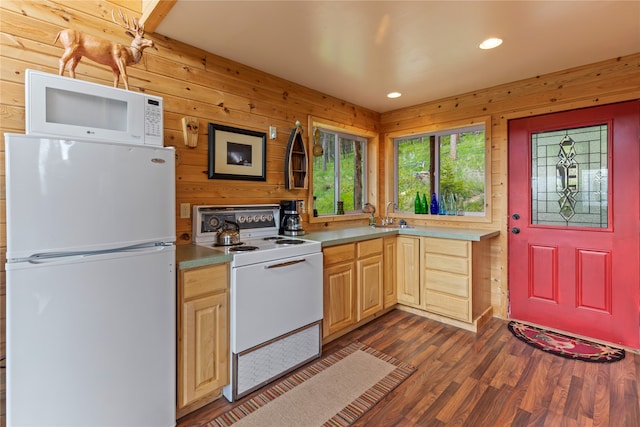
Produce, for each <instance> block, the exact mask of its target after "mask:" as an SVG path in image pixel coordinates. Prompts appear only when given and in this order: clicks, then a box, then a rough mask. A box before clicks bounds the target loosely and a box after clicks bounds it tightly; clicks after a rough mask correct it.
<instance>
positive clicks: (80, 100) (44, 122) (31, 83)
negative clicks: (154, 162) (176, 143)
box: [25, 70, 163, 146]
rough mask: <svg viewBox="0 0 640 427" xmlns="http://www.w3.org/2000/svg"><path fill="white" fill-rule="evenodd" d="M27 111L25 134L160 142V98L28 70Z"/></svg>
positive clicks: (143, 142)
mask: <svg viewBox="0 0 640 427" xmlns="http://www.w3.org/2000/svg"><path fill="white" fill-rule="evenodd" d="M25 110H26V113H25V116H26V126H25V127H26V133H27V134H28V135H43V136H57V137H62V138H80V139H90V140H98V141H111V142H120V143H125V144H139V145H156V146H162V145H163V124H162V123H163V113H162V98H161V97H159V96H152V95H147V94H144V93H140V92H132V91H128V90H124V89H118V88H114V87H110V86H105V85H100V84H96V83H91V82H86V81H82V80H76V79H72V78H70V77H62V76H58V75H55V74H50V73H44V72H41V71H35V70H26V73H25Z"/></svg>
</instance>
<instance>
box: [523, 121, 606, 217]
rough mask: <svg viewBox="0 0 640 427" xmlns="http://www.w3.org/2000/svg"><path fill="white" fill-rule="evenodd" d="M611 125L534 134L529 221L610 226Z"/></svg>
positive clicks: (532, 141) (532, 140)
mask: <svg viewBox="0 0 640 427" xmlns="http://www.w3.org/2000/svg"><path fill="white" fill-rule="evenodd" d="M608 129H609V126H608V125H607V124H602V125H596V126H588V127H581V128H576V129H567V130H558V131H548V132H538V133H533V134H532V135H531V223H532V224H536V225H549V226H566V227H591V228H609V206H610V204H609V194H610V192H609V156H608V152H609V149H608V140H609V138H608Z"/></svg>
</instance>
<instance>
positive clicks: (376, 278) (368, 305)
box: [356, 238, 384, 321]
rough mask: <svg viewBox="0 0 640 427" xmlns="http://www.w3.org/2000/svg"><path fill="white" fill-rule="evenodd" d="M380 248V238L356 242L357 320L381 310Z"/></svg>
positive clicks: (381, 264)
mask: <svg viewBox="0 0 640 427" xmlns="http://www.w3.org/2000/svg"><path fill="white" fill-rule="evenodd" d="M382 248H383V244H382V239H381V238H380V239H372V240H366V241H364V242H358V243H357V244H356V252H357V256H358V259H357V261H356V265H357V267H358V270H357V278H356V280H357V283H358V321H360V320H362V319H364V318H366V317H369V316H371V315H374V314H376V313H378V312H379V311H382V308H383V306H384V295H383V272H382V271H383V262H382Z"/></svg>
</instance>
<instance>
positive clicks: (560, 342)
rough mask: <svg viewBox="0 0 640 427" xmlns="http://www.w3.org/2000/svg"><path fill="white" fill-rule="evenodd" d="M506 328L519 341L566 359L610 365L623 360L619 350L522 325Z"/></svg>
mask: <svg viewBox="0 0 640 427" xmlns="http://www.w3.org/2000/svg"><path fill="white" fill-rule="evenodd" d="M508 328H509V330H510V331H511V333H512V334H513V335H514V336H515V337H516V338H518V339H519V340H520V341H523V342H525V343H527V344H529V345H531V346H533V347H535V348H538V349H540V350H542V351H546V352H547V353H551V354H555V355H557V356H562V357H566V358H567V359H576V360H584V361H585V362H598V363H611V362H617V361H618V360H622V359H624V355H625V352H624V350H622V349H619V348H615V347H610V346H608V345H604V344H598V343H596V342H591V341H587V340H583V339H581V338H574V337H570V336H567V335H562V334H559V333H557V332H551V331H547V330H544V329H539V328H535V327H533V326H529V325H525V324H524V323H519V322H514V321H511V322H509V325H508Z"/></svg>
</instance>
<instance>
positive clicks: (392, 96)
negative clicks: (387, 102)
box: [387, 92, 402, 99]
mask: <svg viewBox="0 0 640 427" xmlns="http://www.w3.org/2000/svg"><path fill="white" fill-rule="evenodd" d="M401 96H402V94H401V93H400V92H390V93H388V94H387V98H392V99H393V98H400V97H401Z"/></svg>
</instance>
